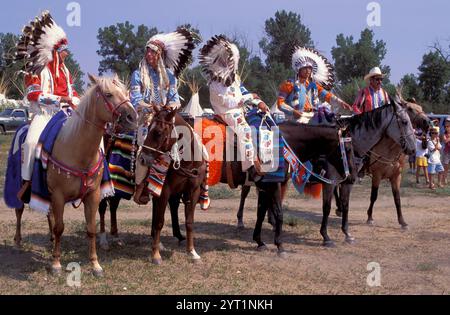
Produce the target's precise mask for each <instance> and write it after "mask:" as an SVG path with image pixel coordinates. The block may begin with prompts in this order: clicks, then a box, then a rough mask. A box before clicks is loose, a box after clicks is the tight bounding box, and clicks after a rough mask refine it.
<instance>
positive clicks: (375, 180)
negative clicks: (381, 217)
mask: <svg viewBox="0 0 450 315" xmlns="http://www.w3.org/2000/svg"><path fill="white" fill-rule="evenodd" d="M380 183H381V178H380V176H373V177H372V189H371V191H370V205H369V209H367V224H369V225H373V224H374V221H373V206H374V205H375V202H376V201H377V199H378V188H379V187H380Z"/></svg>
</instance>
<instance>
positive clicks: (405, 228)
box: [402, 223, 409, 231]
mask: <svg viewBox="0 0 450 315" xmlns="http://www.w3.org/2000/svg"><path fill="white" fill-rule="evenodd" d="M402 230H403V231H408V230H409V225H408V224H406V223H405V224H402Z"/></svg>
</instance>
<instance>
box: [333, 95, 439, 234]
mask: <svg viewBox="0 0 450 315" xmlns="http://www.w3.org/2000/svg"><path fill="white" fill-rule="evenodd" d="M398 98H399V103H400V104H401V106H402V107H403V109H405V110H406V113H407V114H408V116H409V118H410V120H411V123H412V125H413V127H414V128H416V129H422V130H423V131H424V132H425V133H426V132H427V131H428V128H429V126H430V123H431V120H430V119H429V118H428V116H427V115H426V114H425V112H424V111H423V109H422V107H421V106H420V105H418V104H415V103H413V102H407V101H405V100H403V98H402V97H401V94H400V92H398ZM405 158H406V155H405V154H404V153H403V150H402V148H401V146H400V145H399V144H398V143H397V142H395V141H394V140H392V139H391V138H388V137H385V138H383V139H382V140H381V141H380V142H379V143H378V144H377V145H375V146H374V147H373V148H372V149H371V150H370V151H369V153H368V159H367V160H366V162H365V165H364V168H365V170H366V172H367V173H368V174H369V175H371V177H372V189H371V194H370V205H369V209H368V210H367V217H368V218H367V223H368V224H370V225H373V224H374V221H373V216H372V214H373V206H374V204H375V202H376V200H377V198H378V188H379V186H380V183H381V181H382V180H383V179H387V180H389V182H390V184H391V188H392V195H393V197H394V203H395V207H396V210H397V219H398V223H399V224H400V225H401V227H402V228H403V229H407V228H408V224H407V223H406V221H405V220H404V218H403V214H402V207H401V200H400V183H401V180H402V170H403V166H404V162H405ZM336 200H338V199H336ZM336 214H337V215H338V216H340V215H341V211H340V204H339V202H337V210H336Z"/></svg>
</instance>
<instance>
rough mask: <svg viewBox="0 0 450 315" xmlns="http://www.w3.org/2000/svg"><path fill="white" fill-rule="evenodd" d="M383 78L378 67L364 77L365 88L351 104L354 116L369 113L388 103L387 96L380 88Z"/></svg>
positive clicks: (383, 75)
mask: <svg viewBox="0 0 450 315" xmlns="http://www.w3.org/2000/svg"><path fill="white" fill-rule="evenodd" d="M385 76H386V74H384V73H382V72H381V70H380V68H379V67H374V68H372V69H371V70H370V72H369V73H368V74H367V75H366V76H365V77H364V81H366V83H367V86H366V87H365V88H364V89H362V90H360V91H359V93H358V97H357V98H356V101H355V103H354V104H353V112H354V113H355V114H361V113H364V112H370V111H372V110H374V109H376V108H379V107H381V106H384V105H386V104H388V103H389V95H388V94H387V92H386V91H385V90H384V89H383V88H382V87H381V83H382V82H383V78H384V77H385Z"/></svg>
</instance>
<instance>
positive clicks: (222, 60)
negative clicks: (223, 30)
mask: <svg viewBox="0 0 450 315" xmlns="http://www.w3.org/2000/svg"><path fill="white" fill-rule="evenodd" d="M199 60H200V64H201V65H202V71H203V73H204V74H205V76H206V77H207V79H208V80H209V81H218V82H221V83H223V84H224V85H226V86H230V85H231V84H232V83H233V82H234V81H235V76H236V72H237V70H238V65H239V49H238V48H237V46H236V45H235V44H232V43H231V42H230V41H229V40H228V39H227V38H226V37H225V36H224V35H217V36H213V37H212V38H211V39H210V40H209V41H208V42H207V43H206V45H205V46H203V48H202V49H201V50H200V58H199Z"/></svg>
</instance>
